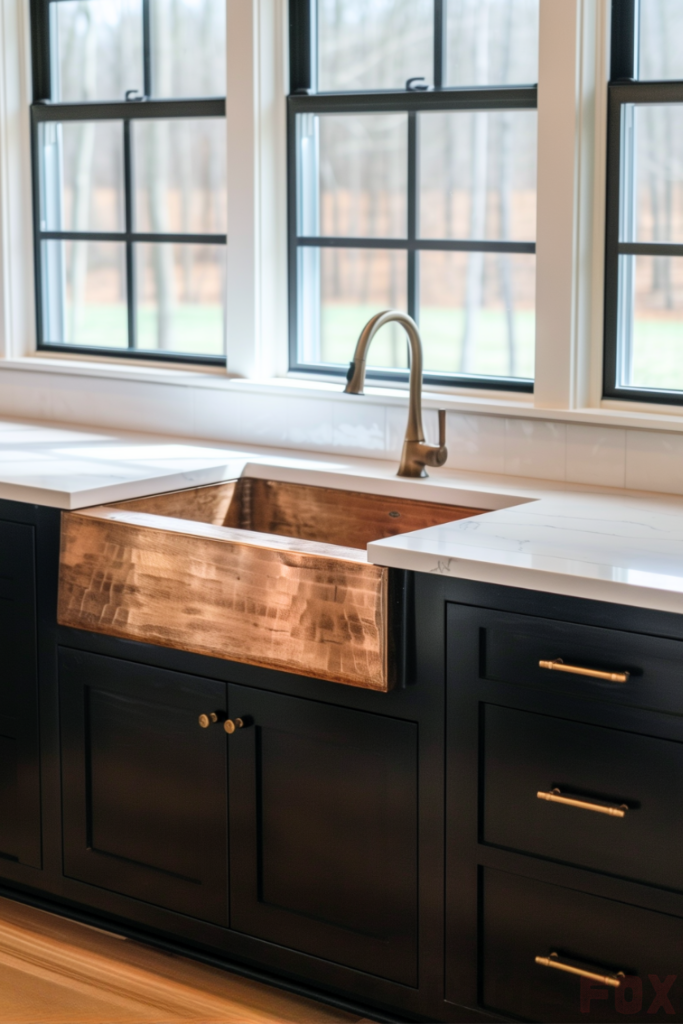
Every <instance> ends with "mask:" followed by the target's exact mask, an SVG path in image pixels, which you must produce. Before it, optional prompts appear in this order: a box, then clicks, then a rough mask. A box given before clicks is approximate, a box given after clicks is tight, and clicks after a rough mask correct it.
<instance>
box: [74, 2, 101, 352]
mask: <svg viewBox="0 0 683 1024" xmlns="http://www.w3.org/2000/svg"><path fill="white" fill-rule="evenodd" d="M80 6H81V11H79V14H81V13H82V16H83V17H84V18H86V19H87V24H88V28H87V31H86V32H85V35H84V37H83V50H82V54H81V59H82V62H83V63H82V67H83V99H84V100H91V99H94V98H95V91H96V88H97V26H96V25H95V22H94V19H93V17H92V12H90V11H89V10H88V5H87V4H85V3H82V4H81V5H80ZM94 150H95V125H94V124H93V123H92V122H84V123H82V124H80V125H79V127H78V142H77V145H76V160H75V174H74V196H73V212H72V225H73V226H72V231H87V229H88V213H89V210H90V199H91V194H92V162H93V153H94ZM72 244H73V252H72V259H71V267H70V271H71V274H70V277H71V280H70V282H69V283H70V286H71V309H70V316H69V325H68V334H67V336H68V339H69V341H70V342H71V343H72V344H77V343H78V341H79V336H80V332H81V328H82V326H83V316H84V313H85V288H86V281H87V276H88V244H87V242H74V243H72Z"/></svg>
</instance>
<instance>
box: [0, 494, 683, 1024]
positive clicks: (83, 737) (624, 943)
mask: <svg viewBox="0 0 683 1024" xmlns="http://www.w3.org/2000/svg"><path fill="white" fill-rule="evenodd" d="M59 534H60V513H59V512H58V511H57V510H54V509H44V508H40V507H37V506H32V505H25V504H19V503H13V502H8V501H4V502H0V560H1V566H2V569H1V571H0V608H1V609H2V618H1V619H0V632H1V634H2V645H3V647H2V649H3V654H4V658H3V676H2V678H3V685H2V688H1V690H0V809H1V811H2V813H0V878H1V879H2V888H3V891H4V892H5V893H7V894H8V895H11V896H14V897H15V898H19V899H25V900H29V901H33V902H34V903H37V904H39V905H43V906H46V907H48V908H50V909H56V910H57V911H58V912H63V913H66V914H70V915H73V916H76V917H79V918H80V919H82V920H85V921H89V922H91V923H94V924H97V925H98V926H100V927H104V928H110V929H113V930H119V931H122V932H124V933H129V934H133V935H137V936H140V937H142V938H146V939H147V940H149V941H152V942H157V943H160V944H162V945H165V946H166V947H168V948H175V949H181V950H184V951H186V952H188V953H190V954H191V955H195V956H200V957H205V958H208V959H210V960H213V961H215V962H223V963H225V964H227V965H230V966H232V967H233V968H235V969H237V970H241V971H244V972H247V973H252V974H254V975H256V976H258V975H260V976H265V977H268V978H272V979H273V980H274V981H275V982H276V983H279V984H283V985H289V986H293V987H298V988H299V989H301V990H309V991H310V992H312V993H316V992H317V993H319V994H320V995H321V996H322V998H326V999H329V1000H330V1001H336V1002H337V1003H338V1004H340V1005H348V1006H351V1007H356V1008H360V1009H362V1010H363V1011H364V1012H365V1013H366V1014H367V1015H369V1016H375V1017H377V1019H380V1020H423V1021H463V1022H465V1021H477V1020H481V1021H495V1020H510V1021H517V1020H522V1021H539V1022H545V1021H558V1022H559V1021H567V1022H571V1021H577V1020H587V1021H616V1020H621V1019H622V1018H623V1017H624V1016H626V1017H629V1018H630V1019H631V1020H633V1021H649V1020H656V1019H666V1020H672V1021H677V1020H678V1021H683V854H682V853H681V850H682V849H683V809H682V802H681V795H682V794H683V617H679V616H677V615H673V614H670V613H664V612H651V611H646V610H643V609H631V608H627V607H622V606H619V605H612V604H604V603H598V602H592V601H585V600H580V599H576V598H561V597H556V596H552V595H548V594H543V593H537V592H534V591H530V590H518V589H513V588H506V587H499V586H493V585H485V584H480V583H473V582H467V581H463V580H458V579H452V578H445V577H442V576H439V575H432V574H422V573H417V574H414V575H412V576H411V575H405V574H404V576H403V577H402V578H401V579H400V581H399V582H400V587H401V588H402V589H401V593H402V595H403V597H402V600H403V612H402V615H401V616H400V617H399V618H400V623H399V624H398V625H396V624H394V626H393V627H392V628H394V629H395V630H396V631H397V633H398V639H397V640H396V638H394V639H395V641H396V642H395V644H394V646H395V650H397V651H399V652H400V658H401V660H402V664H401V666H400V671H399V672H397V673H396V678H395V683H394V685H393V688H385V689H383V690H378V689H364V688H363V687H359V686H353V685H344V684H342V683H339V682H335V681H333V680H331V679H324V678H315V677H313V676H309V675H303V674H297V673H294V672H285V671H279V670H276V669H273V668H268V667H264V665H259V664H245V663H242V662H240V661H232V660H230V659H229V658H225V657H212V656H209V655H205V654H201V653H196V652H193V651H188V650H172V649H170V648H168V647H165V646H163V645H162V644H160V643H154V644H150V643H145V642H141V641H136V640H131V639H123V638H122V637H121V636H112V635H105V634H104V633H100V632H94V631H89V630H84V629H77V628H74V627H72V626H59V625H58V624H57V577H58V562H59ZM387 571H388V572H389V573H390V574H391V579H390V580H389V582H388V587H389V593H392V587H394V586H398V583H397V579H396V576H395V574H396V573H398V570H387ZM255 660H258V658H256V659H255Z"/></svg>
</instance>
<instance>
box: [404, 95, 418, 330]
mask: <svg viewBox="0 0 683 1024" xmlns="http://www.w3.org/2000/svg"><path fill="white" fill-rule="evenodd" d="M419 130H420V129H419V123H418V119H417V114H416V112H415V111H412V112H411V113H410V114H408V209H407V216H408V315H409V316H412V318H413V320H415V321H416V322H417V321H418V320H419V317H420V264H419V259H420V257H419V256H418V254H417V250H416V249H415V240H416V238H417V235H418V232H419V221H420V192H419V189H420V182H419V167H418V160H419V137H418V132H419Z"/></svg>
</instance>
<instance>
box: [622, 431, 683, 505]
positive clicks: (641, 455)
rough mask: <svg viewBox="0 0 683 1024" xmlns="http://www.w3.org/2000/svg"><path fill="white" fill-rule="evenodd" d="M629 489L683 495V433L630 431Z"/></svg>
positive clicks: (628, 446) (627, 483) (628, 438)
mask: <svg viewBox="0 0 683 1024" xmlns="http://www.w3.org/2000/svg"><path fill="white" fill-rule="evenodd" d="M626 486H627V487H633V488H634V489H636V490H644V491H663V492H664V493H666V494H683V434H666V433H661V434H660V433H659V432H658V431H649V430H629V431H627V438H626Z"/></svg>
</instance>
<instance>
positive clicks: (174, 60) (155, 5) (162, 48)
mask: <svg viewBox="0 0 683 1024" xmlns="http://www.w3.org/2000/svg"><path fill="white" fill-rule="evenodd" d="M226 7H227V4H226V0H150V23H151V24H150V27H151V51H152V95H153V96H175V97H189V96H225V76H226V69H225V55H226V36H225V13H226Z"/></svg>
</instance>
